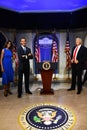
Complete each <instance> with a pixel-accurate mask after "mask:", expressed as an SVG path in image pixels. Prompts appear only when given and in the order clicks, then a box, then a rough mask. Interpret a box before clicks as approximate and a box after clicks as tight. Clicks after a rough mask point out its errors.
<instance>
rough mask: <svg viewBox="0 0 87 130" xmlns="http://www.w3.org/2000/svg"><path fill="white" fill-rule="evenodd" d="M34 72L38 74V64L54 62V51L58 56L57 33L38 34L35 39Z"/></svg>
mask: <svg viewBox="0 0 87 130" xmlns="http://www.w3.org/2000/svg"><path fill="white" fill-rule="evenodd" d="M33 48H34V57H35V59H34V70H35V72H34V73H35V74H38V73H39V72H38V69H37V67H36V64H37V62H44V61H50V62H53V49H56V52H57V54H58V51H59V47H58V38H57V36H56V34H55V33H48V32H44V33H40V34H36V36H35V38H34V46H33ZM55 60H56V59H55ZM58 64H59V62H58V60H57V69H56V71H55V73H58Z"/></svg>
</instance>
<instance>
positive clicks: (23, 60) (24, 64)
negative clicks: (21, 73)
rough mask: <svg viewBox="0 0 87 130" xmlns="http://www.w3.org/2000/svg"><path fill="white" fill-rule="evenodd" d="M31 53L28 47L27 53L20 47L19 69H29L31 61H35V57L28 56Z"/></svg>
mask: <svg viewBox="0 0 87 130" xmlns="http://www.w3.org/2000/svg"><path fill="white" fill-rule="evenodd" d="M29 53H31V50H30V48H28V47H26V52H24V50H23V48H22V46H19V47H18V59H19V69H20V70H23V69H29V68H30V65H29V59H33V55H31V56H28V54H29ZM22 55H26V56H27V57H22Z"/></svg>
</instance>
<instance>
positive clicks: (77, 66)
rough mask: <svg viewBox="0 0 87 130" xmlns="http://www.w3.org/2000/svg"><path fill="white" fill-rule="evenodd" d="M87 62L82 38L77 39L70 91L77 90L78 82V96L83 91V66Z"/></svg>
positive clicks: (72, 61)
mask: <svg viewBox="0 0 87 130" xmlns="http://www.w3.org/2000/svg"><path fill="white" fill-rule="evenodd" d="M85 60H86V48H85V47H84V46H82V40H81V38H79V37H77V38H76V46H74V48H73V50H72V54H71V63H72V65H71V66H72V83H71V88H69V89H68V91H71V90H75V87H76V81H77V94H80V93H81V91H82V71H83V64H84V62H85Z"/></svg>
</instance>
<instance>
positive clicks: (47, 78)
mask: <svg viewBox="0 0 87 130" xmlns="http://www.w3.org/2000/svg"><path fill="white" fill-rule="evenodd" d="M56 67H57V64H56V63H51V62H41V63H38V64H37V68H38V69H39V70H40V73H41V78H42V83H43V89H41V91H40V94H54V90H53V89H52V88H51V82H52V75H53V72H54V70H55V69H56Z"/></svg>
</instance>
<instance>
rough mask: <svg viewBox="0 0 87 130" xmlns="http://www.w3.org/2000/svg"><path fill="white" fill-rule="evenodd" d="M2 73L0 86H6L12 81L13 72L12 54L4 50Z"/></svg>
mask: <svg viewBox="0 0 87 130" xmlns="http://www.w3.org/2000/svg"><path fill="white" fill-rule="evenodd" d="M2 64H3V68H4V72H3V73H2V84H3V85H5V84H8V83H9V82H13V81H14V71H13V67H12V52H11V51H10V50H9V49H6V48H4V56H3V60H2Z"/></svg>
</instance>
